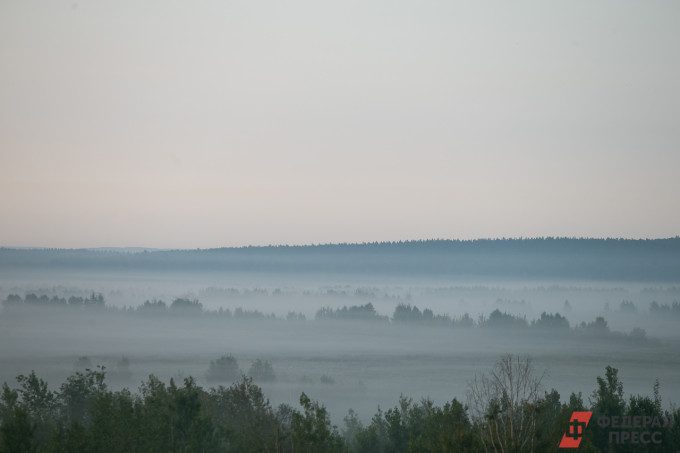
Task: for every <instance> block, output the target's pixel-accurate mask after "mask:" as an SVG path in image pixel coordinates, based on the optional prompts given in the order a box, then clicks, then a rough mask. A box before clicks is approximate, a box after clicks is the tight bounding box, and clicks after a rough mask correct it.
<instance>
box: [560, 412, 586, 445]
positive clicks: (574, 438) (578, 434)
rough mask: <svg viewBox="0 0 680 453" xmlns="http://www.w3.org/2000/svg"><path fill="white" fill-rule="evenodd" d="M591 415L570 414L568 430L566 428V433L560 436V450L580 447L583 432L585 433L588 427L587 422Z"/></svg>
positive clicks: (584, 413)
mask: <svg viewBox="0 0 680 453" xmlns="http://www.w3.org/2000/svg"><path fill="white" fill-rule="evenodd" d="M592 415H593V413H592V412H574V413H572V414H571V420H569V428H567V432H566V433H565V434H564V436H562V442H560V448H578V446H579V445H581V439H583V432H584V431H585V429H586V426H588V422H589V421H590V417H591V416H592Z"/></svg>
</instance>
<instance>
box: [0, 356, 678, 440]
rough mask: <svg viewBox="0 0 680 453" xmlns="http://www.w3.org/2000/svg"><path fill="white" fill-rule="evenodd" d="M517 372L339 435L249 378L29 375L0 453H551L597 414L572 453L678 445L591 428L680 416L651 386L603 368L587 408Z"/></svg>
mask: <svg viewBox="0 0 680 453" xmlns="http://www.w3.org/2000/svg"><path fill="white" fill-rule="evenodd" d="M523 364H524V365H527V364H526V363H524V362H522V361H519V362H516V361H515V360H514V359H513V360H509V359H508V360H506V361H505V362H503V361H501V362H499V365H498V366H497V367H496V368H495V369H494V370H493V372H492V374H490V375H489V376H487V379H489V378H493V377H494V374H493V373H495V379H496V383H497V384H498V387H494V386H493V385H492V386H491V387H490V388H489V389H490V390H495V389H497V388H500V389H503V388H505V390H506V391H505V392H503V391H501V392H500V393H493V392H492V393H489V394H488V395H489V396H491V397H490V398H488V399H486V400H484V401H485V402H484V405H483V406H482V407H476V408H474V410H469V409H468V407H467V406H465V405H463V404H462V403H460V402H459V401H458V400H456V399H453V400H452V401H450V402H448V403H446V404H444V405H443V406H437V405H435V404H434V403H433V402H432V401H431V400H428V399H424V400H421V401H420V402H414V401H413V400H412V399H410V398H407V397H404V396H402V397H400V399H399V401H398V404H397V405H396V406H395V407H393V408H391V409H389V410H387V411H386V412H383V411H382V410H381V409H380V408H378V410H377V412H376V414H375V415H374V416H373V418H372V419H371V421H370V423H368V424H366V425H364V424H363V423H362V422H361V420H360V419H359V416H358V414H356V413H355V412H354V411H352V410H350V411H349V413H348V414H347V416H346V417H345V419H344V429H343V430H342V434H340V433H339V432H338V429H337V427H335V426H333V425H332V423H331V421H330V416H329V414H328V411H327V410H326V408H325V407H324V406H323V405H321V404H319V403H318V402H316V401H313V400H311V399H310V398H309V397H308V396H307V395H306V394H304V393H303V394H302V395H301V396H300V407H301V408H300V410H296V409H294V408H292V407H290V406H288V405H281V406H279V407H278V408H277V410H276V411H274V410H273V409H272V407H271V405H270V403H269V400H267V399H266V398H265V397H264V394H263V392H262V389H261V388H260V387H258V386H257V385H255V384H254V383H253V380H252V378H250V377H246V376H243V377H242V378H241V380H240V381H239V382H237V383H234V384H232V385H231V386H229V387H224V386H219V387H218V388H212V389H210V390H208V391H206V390H204V389H202V388H201V387H200V386H199V385H197V383H196V381H195V380H194V379H193V378H187V379H185V380H184V381H183V383H182V385H181V386H179V385H177V384H175V382H174V381H173V380H172V379H171V380H170V382H169V383H168V384H165V383H164V382H162V381H161V380H159V379H158V378H157V377H155V376H153V375H152V376H149V378H148V379H147V380H146V381H145V382H143V383H142V384H141V386H140V388H139V392H138V393H134V394H133V393H131V392H130V391H129V390H127V389H123V390H120V391H111V390H109V389H108V387H107V386H106V383H105V373H104V370H103V369H98V370H86V371H85V372H84V373H81V372H76V373H74V374H73V375H72V376H70V377H68V378H67V379H66V381H65V382H64V383H63V384H61V385H60V386H59V387H58V389H57V390H56V391H51V390H50V389H49V386H48V384H47V382H45V381H44V380H42V379H40V378H39V377H37V376H36V375H35V373H33V372H32V373H30V374H29V375H27V376H24V375H22V376H19V377H18V378H17V382H18V388H17V389H12V388H10V387H9V386H8V385H7V384H5V385H3V386H2V391H1V392H0V453H6V452H12V453H14V452H72V451H73V452H102V453H108V452H114V453H123V452H147V451H163V452H177V453H180V452H182V453H185V452H207V453H212V452H230V453H231V452H245V453H250V452H264V451H270V452H282V453H292V452H314V453H316V452H321V453H323V452H334V453H335V452H348V453H369V452H370V453H388V452H389V453H392V452H395V453H396V452H399V453H415V452H418V453H421V452H423V453H430V452H432V453H434V452H443V453H446V452H482V451H493V450H494V448H498V449H500V448H501V447H502V448H503V451H512V452H524V451H527V452H528V451H536V452H541V451H556V449H557V446H558V445H559V442H560V440H561V438H562V436H563V435H564V433H565V431H566V428H567V423H568V421H569V419H570V417H571V414H572V413H573V412H574V411H584V410H592V411H593V412H594V414H593V418H592V419H591V423H590V424H589V427H588V429H587V430H586V432H585V436H584V438H583V439H582V442H581V446H580V448H579V451H587V452H597V451H603V452H608V451H614V447H616V451H623V452H638V451H663V452H665V451H669V452H672V451H677V450H678V447H680V428H679V427H678V424H677V423H676V424H675V425H673V426H666V427H661V428H658V430H660V431H662V436H663V443H662V444H661V445H646V446H640V445H632V444H627V445H614V446H612V444H610V443H609V439H608V436H607V432H606V430H603V429H601V428H599V427H598V425H597V423H596V422H595V420H597V417H598V416H600V415H607V416H608V417H611V416H614V415H619V416H626V417H631V419H633V418H634V417H658V418H660V419H663V418H664V417H671V416H674V417H675V419H676V420H678V419H680V411H679V410H677V409H673V410H672V411H670V412H669V411H666V412H664V411H663V410H662V406H661V398H660V396H659V393H660V392H659V384H658V382H657V383H655V385H654V387H653V391H652V394H651V395H649V396H641V395H635V396H631V397H629V398H628V399H627V400H626V399H624V397H623V396H624V394H623V385H622V383H621V382H620V381H619V379H618V371H617V370H616V369H615V368H612V367H606V369H605V375H604V377H598V378H597V380H596V381H597V388H596V389H595V391H594V392H593V395H592V397H591V404H592V407H591V408H590V409H589V408H588V407H587V406H586V405H585V404H584V402H583V398H582V396H581V394H574V393H572V394H571V395H570V397H569V400H568V402H565V403H562V402H561V399H560V395H559V393H558V392H557V391H556V390H554V389H553V390H551V391H550V392H544V393H543V394H541V395H536V396H537V397H535V398H534V396H535V395H533V393H531V392H530V393H529V394H525V395H524V396H522V395H518V396H519V397H513V396H511V395H510V394H509V393H511V392H513V391H514V390H512V389H513V388H514V389H518V388H519V387H513V385H514V384H511V383H510V382H509V381H503V379H504V378H507V377H509V376H510V374H512V376H513V382H515V383H519V382H524V384H526V385H528V386H530V387H531V385H532V384H535V383H536V381H535V379H532V376H533V374H532V370H531V367H530V366H529V367H528V368H527V367H524V368H522V367H521V366H520V365H523ZM503 365H505V366H506V368H503ZM529 365H530V363H529ZM507 366H509V367H510V368H507ZM533 377H535V376H533ZM480 382H481V381H478V383H480ZM488 382H489V383H490V384H493V382H494V381H493V380H490V381H488ZM503 382H505V384H503ZM524 384H522V385H524ZM520 386H521V385H520ZM480 390H483V387H480ZM520 393H521V392H520ZM480 410H481V411H482V412H481V415H482V416H481V418H480ZM521 420H525V421H528V422H529V425H530V426H531V428H532V429H529V430H523V431H521V433H522V436H524V437H522V436H520V437H515V438H512V435H511V431H510V429H509V425H508V423H509V422H510V421H512V422H513V423H517V422H520V421H521ZM503 424H506V426H505V427H503ZM494 426H495V428H494ZM496 428H497V429H496ZM493 429H496V431H495V432H496V433H497V434H498V436H500V437H499V439H500V440H503V441H504V443H491V442H490V441H489V439H487V438H485V437H484V436H483V435H482V436H480V433H482V434H483V433H484V432H489V430H493ZM513 439H514V440H513ZM525 440H526V441H525Z"/></svg>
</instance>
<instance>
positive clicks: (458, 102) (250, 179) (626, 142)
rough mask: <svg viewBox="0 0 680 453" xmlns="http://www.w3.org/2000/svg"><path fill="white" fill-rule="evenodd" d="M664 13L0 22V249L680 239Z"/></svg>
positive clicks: (624, 3) (668, 30)
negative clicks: (506, 239)
mask: <svg viewBox="0 0 680 453" xmlns="http://www.w3.org/2000/svg"><path fill="white" fill-rule="evenodd" d="M678 17H680V2H677V1H675V0H671V1H656V2H639V1H629V0H616V1H600V2H590V1H582V0H576V1H569V2H566V1H562V2H545V1H531V2H530V1H525V0H520V1H517V2H457V1H448V0H447V1H434V0H422V1H403V0H385V1H374V0H362V1H353V0H343V1H341V2H325V1H318V0H310V1H290V2H279V1H271V0H262V1H252V0H250V1H236V0H234V1H229V0H227V1H204V2H180V1H172V0H157V1H151V0H146V1H144V0H135V1H128V0H121V1H115V2H89V1H81V2H73V1H69V2H63V1H59V0H54V1H49V2H46V1H36V0H20V1H19V0H4V1H2V2H1V3H0V171H1V172H2V176H1V177H0V246H5V247H19V246H33V247H59V248H80V247H160V248H210V247H222V246H243V245H268V244H314V243H336V242H372V241H398V240H412V239H431V238H444V239H473V238H488V237H540V236H567V237H586V236H587V237H630V238H658V237H672V236H677V235H678V234H680V209H678V202H679V201H680V200H679V198H680V196H679V195H680V177H678V169H680V52H678V43H680V27H678V26H677V22H678V21H677V19H678Z"/></svg>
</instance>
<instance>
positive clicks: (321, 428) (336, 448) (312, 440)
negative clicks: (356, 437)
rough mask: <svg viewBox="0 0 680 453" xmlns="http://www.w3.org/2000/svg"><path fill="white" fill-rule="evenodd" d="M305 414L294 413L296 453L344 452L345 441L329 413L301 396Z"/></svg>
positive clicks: (293, 436)
mask: <svg viewBox="0 0 680 453" xmlns="http://www.w3.org/2000/svg"><path fill="white" fill-rule="evenodd" d="M300 405H301V406H302V409H303V413H299V412H294V413H293V417H292V423H291V430H292V439H293V445H294V448H293V450H294V451H300V452H314V453H331V452H341V451H342V450H343V444H344V442H343V440H342V437H341V436H340V434H339V433H338V430H337V428H336V427H335V426H333V425H331V421H330V417H329V415H328V411H326V408H325V407H324V406H322V405H320V404H319V403H318V402H316V401H312V400H310V399H309V397H308V396H307V395H305V394H304V393H302V395H300Z"/></svg>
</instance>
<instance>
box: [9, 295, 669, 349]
mask: <svg viewBox="0 0 680 453" xmlns="http://www.w3.org/2000/svg"><path fill="white" fill-rule="evenodd" d="M631 305H632V303H631V302H628V301H623V302H622V303H621V307H622V310H624V311H625V310H631V308H630V306H631ZM677 306H678V304H676V303H674V304H673V305H672V306H668V305H659V304H657V303H655V302H653V303H652V304H651V305H650V311H651V312H652V313H660V314H669V313H675V311H677V310H676V308H677ZM64 307H70V308H74V309H78V310H92V309H96V310H97V311H99V312H107V313H120V314H124V315H139V316H154V317H163V316H181V317H206V318H220V319H239V320H241V319H271V320H275V319H279V318H277V317H276V315H274V314H273V313H271V314H268V315H267V314H264V313H262V312H260V311H259V310H247V309H243V308H241V307H237V308H235V309H234V310H233V311H231V310H229V309H223V308H222V307H220V308H219V309H218V310H205V309H204V308H203V304H202V303H201V302H199V301H198V300H196V299H187V298H176V299H174V300H173V302H172V303H171V304H169V305H168V304H167V303H165V302H164V301H162V300H155V299H154V300H152V301H149V300H147V301H145V302H144V303H143V304H142V305H140V306H138V307H136V308H132V307H126V308H116V307H111V306H107V305H106V304H105V301H104V296H103V295H102V294H97V293H94V292H93V293H92V294H91V295H90V296H89V297H87V298H83V297H75V296H71V297H69V298H68V299H66V298H63V297H57V296H53V297H51V298H50V297H48V296H46V295H41V296H37V295H35V294H32V293H31V294H27V295H26V296H25V297H24V298H23V299H22V298H21V296H19V295H16V294H10V295H9V296H8V297H7V299H6V300H5V301H3V309H4V310H5V312H6V313H10V314H11V313H12V312H13V311H17V310H19V311H20V310H21V309H22V308H54V309H61V308H64ZM632 307H634V305H632ZM285 319H286V320H288V321H304V320H306V318H305V316H304V315H303V314H301V313H295V312H289V313H288V315H287V316H286V317H285ZM315 319H316V320H317V321H323V320H341V321H371V322H381V323H392V324H400V325H421V326H438V327H449V328H460V327H463V328H469V327H477V328H482V329H489V330H496V331H514V332H522V331H525V332H536V333H540V332H550V333H551V334H562V335H569V334H577V335H575V336H576V337H583V336H586V337H599V338H614V339H617V340H632V341H638V342H640V341H649V340H648V339H647V333H646V332H645V330H644V329H641V328H637V327H636V328H634V329H633V330H632V331H631V332H630V333H628V334H625V333H621V332H613V331H611V330H610V328H609V326H608V324H607V321H606V320H605V319H604V317H602V316H598V317H596V318H595V320H593V321H591V322H588V323H586V322H581V324H579V325H575V326H573V327H572V326H570V324H569V321H568V320H567V318H566V317H564V316H562V315H561V314H559V313H554V314H553V313H547V312H543V313H541V316H540V318H538V319H534V320H532V321H528V320H527V319H526V316H519V315H513V314H511V313H506V312H502V311H500V310H499V309H495V310H494V311H492V312H491V313H490V314H489V315H488V316H485V315H480V316H479V317H478V319H477V320H475V319H473V318H472V317H471V316H470V315H469V314H468V313H465V314H464V315H462V316H460V317H451V316H449V315H447V314H435V313H434V312H433V311H432V310H431V309H429V308H425V309H423V310H420V309H419V308H418V307H417V306H415V305H411V304H403V303H400V304H398V305H397V306H396V308H395V310H394V313H393V314H392V317H391V318H389V317H387V316H383V315H379V314H378V313H377V312H376V310H375V307H374V306H373V304H372V303H371V302H369V303H366V304H364V305H351V306H343V307H342V308H338V309H333V308H330V307H323V308H321V309H319V310H318V311H317V312H316V315H315ZM654 341H655V340H654Z"/></svg>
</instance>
